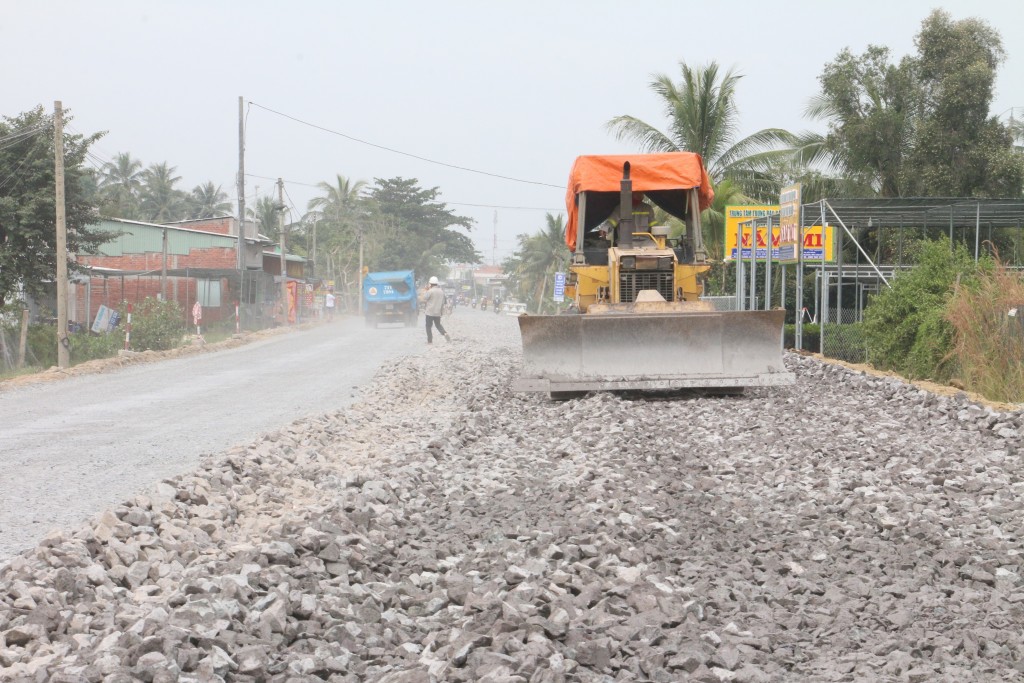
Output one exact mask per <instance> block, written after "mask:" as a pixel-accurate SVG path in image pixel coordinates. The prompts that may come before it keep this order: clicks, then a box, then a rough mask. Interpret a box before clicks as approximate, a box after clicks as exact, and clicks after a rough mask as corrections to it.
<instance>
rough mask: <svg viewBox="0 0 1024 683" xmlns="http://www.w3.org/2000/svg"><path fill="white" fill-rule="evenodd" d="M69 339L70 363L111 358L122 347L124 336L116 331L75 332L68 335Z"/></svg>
mask: <svg viewBox="0 0 1024 683" xmlns="http://www.w3.org/2000/svg"><path fill="white" fill-rule="evenodd" d="M69 339H70V341H71V351H70V353H71V363H72V364H75V363H84V362H85V361H87V360H95V359H97V358H111V357H113V356H116V355H117V352H118V351H119V350H120V349H122V348H123V347H124V336H123V335H121V334H119V333H118V332H116V331H115V332H110V333H107V334H93V333H92V332H89V331H85V332H77V333H75V334H72V335H70V336H69Z"/></svg>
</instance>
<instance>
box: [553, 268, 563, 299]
mask: <svg viewBox="0 0 1024 683" xmlns="http://www.w3.org/2000/svg"><path fill="white" fill-rule="evenodd" d="M554 299H555V301H556V302H558V303H562V302H563V301H565V273H555V296H554Z"/></svg>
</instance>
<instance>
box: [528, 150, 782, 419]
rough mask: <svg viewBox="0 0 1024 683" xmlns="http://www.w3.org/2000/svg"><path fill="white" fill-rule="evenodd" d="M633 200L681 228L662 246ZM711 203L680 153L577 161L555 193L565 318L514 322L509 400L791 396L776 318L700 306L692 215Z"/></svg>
mask: <svg viewBox="0 0 1024 683" xmlns="http://www.w3.org/2000/svg"><path fill="white" fill-rule="evenodd" d="M640 195H642V197H643V198H644V199H646V200H647V201H650V202H652V203H653V204H655V205H657V206H658V207H660V208H661V209H662V210H664V211H665V212H666V213H667V214H669V215H671V216H675V217H676V218H678V219H679V220H681V221H683V222H684V224H685V233H684V235H683V236H681V237H680V238H679V239H677V240H674V241H673V240H670V236H669V230H668V227H667V226H665V225H657V224H656V223H654V222H652V221H651V212H650V211H649V210H644V209H643V208H640V209H639V210H638V208H637V207H638V206H641V207H642V205H638V204H637V200H638V199H640V198H641V197H640ZM713 198H714V192H713V190H712V189H711V183H710V181H709V179H708V175H707V171H706V170H705V168H704V164H703V162H702V160H701V158H700V155H698V154H693V153H689V152H671V153H663V154H634V155H606V156H582V157H579V158H578V159H577V160H576V163H575V164H574V165H573V168H572V172H571V173H570V175H569V187H568V189H567V191H566V208H567V210H568V220H567V221H566V233H565V235H566V243H567V245H568V246H569V249H570V250H571V252H572V260H571V263H570V266H569V275H568V277H567V279H566V283H565V297H566V298H567V299H569V300H570V301H572V302H573V306H572V311H571V312H569V313H562V314H559V315H524V316H520V317H519V330H520V333H521V335H522V340H523V368H522V373H521V375H520V378H519V379H518V380H517V382H516V383H515V385H514V387H513V388H514V390H516V391H537V392H548V394H549V395H550V396H551V397H552V398H556V399H557V398H570V397H574V396H578V395H580V394H582V393H585V392H588V391H595V390H596V391H615V390H634V389H639V390H666V389H683V388H706V389H718V390H725V391H730V392H733V391H735V392H739V391H742V390H743V388H744V387H748V386H770V385H783V384H792V383H793V381H794V376H793V374H792V373H790V372H788V371H787V370H786V367H785V365H784V364H783V361H782V329H783V323H784V317H785V311H784V310H782V309H778V310H772V311H716V310H714V308H713V307H712V306H711V305H710V303H709V302H706V301H702V300H701V294H702V293H703V281H702V279H703V275H704V273H706V272H707V271H708V270H709V269H710V267H711V266H710V264H709V263H708V260H707V253H706V251H705V248H704V243H703V239H702V234H701V226H700V212H701V211H702V210H703V209H705V208H707V207H708V206H710V204H711V201H712V199H713Z"/></svg>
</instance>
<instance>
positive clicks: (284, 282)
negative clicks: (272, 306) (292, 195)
mask: <svg viewBox="0 0 1024 683" xmlns="http://www.w3.org/2000/svg"><path fill="white" fill-rule="evenodd" d="M277 210H278V211H279V212H280V215H279V216H278V219H277V224H278V227H279V228H280V232H281V311H282V314H283V316H284V324H286V325H287V324H288V263H287V260H286V259H285V251H286V249H287V247H286V246H285V234H284V181H283V180H281V179H280V178H278V179H277Z"/></svg>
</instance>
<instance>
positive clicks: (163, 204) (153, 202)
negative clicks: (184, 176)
mask: <svg viewBox="0 0 1024 683" xmlns="http://www.w3.org/2000/svg"><path fill="white" fill-rule="evenodd" d="M176 170H177V168H175V167H174V166H168V165H167V162H166V161H165V162H164V163H162V164H151V165H150V167H149V168H147V169H146V170H145V171H143V173H142V177H143V187H142V216H143V218H145V219H146V220H149V221H153V222H155V223H166V222H169V221H174V220H178V219H179V218H181V217H182V214H183V211H182V209H183V207H184V203H185V197H186V195H185V194H184V193H183V192H181V191H180V190H178V189H175V187H174V185H175V184H176V183H177V182H178V181H179V180H181V176H176V175H174V172H175V171H176Z"/></svg>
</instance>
